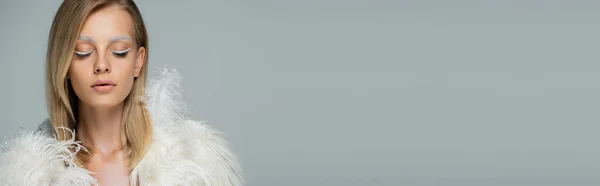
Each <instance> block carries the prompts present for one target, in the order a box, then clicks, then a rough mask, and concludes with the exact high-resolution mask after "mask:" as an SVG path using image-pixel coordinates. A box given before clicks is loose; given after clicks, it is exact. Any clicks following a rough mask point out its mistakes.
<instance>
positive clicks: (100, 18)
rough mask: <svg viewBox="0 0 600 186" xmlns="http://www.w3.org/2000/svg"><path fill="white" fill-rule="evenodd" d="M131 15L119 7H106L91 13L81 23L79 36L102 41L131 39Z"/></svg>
mask: <svg viewBox="0 0 600 186" xmlns="http://www.w3.org/2000/svg"><path fill="white" fill-rule="evenodd" d="M132 32H133V20H132V19H131V15H130V14H129V13H128V12H127V11H125V10H124V9H123V8H121V7H119V6H108V7H104V8H101V9H99V10H97V11H95V12H93V13H91V14H90V15H89V16H88V17H87V19H86V20H85V21H84V22H83V27H82V28H81V31H80V33H79V35H80V36H87V37H91V38H94V39H96V40H99V41H102V40H106V39H108V38H112V37H114V36H129V37H131V38H133V35H132Z"/></svg>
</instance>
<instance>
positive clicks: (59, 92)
mask: <svg viewBox="0 0 600 186" xmlns="http://www.w3.org/2000/svg"><path fill="white" fill-rule="evenodd" d="M112 5H117V6H120V7H122V8H123V9H124V10H126V11H127V12H129V14H130V15H131V18H132V20H133V24H134V25H133V26H134V30H133V33H134V40H135V43H136V45H137V47H144V48H146V55H145V59H144V61H145V63H144V64H145V65H143V66H142V68H141V70H140V74H139V76H138V77H137V78H135V80H134V82H133V88H132V90H131V92H130V93H129V95H128V96H127V98H125V104H124V109H123V118H122V121H121V123H122V130H121V131H122V134H121V141H122V145H123V150H124V151H125V152H126V153H127V159H128V162H129V164H128V167H129V168H130V169H133V168H134V167H135V166H136V165H137V164H138V163H139V161H140V160H141V159H142V158H143V157H144V155H145V153H146V150H147V149H148V147H149V145H150V143H151V141H152V121H151V118H150V114H149V112H148V110H147V109H146V107H145V103H144V101H143V99H140V98H142V97H143V96H144V88H145V84H146V71H147V68H146V66H147V64H148V63H147V62H148V52H147V51H148V34H147V32H146V27H145V25H144V21H143V20H142V16H141V13H140V11H139V9H138V8H137V6H136V5H135V3H134V2H133V1H132V0H65V1H64V2H63V3H62V4H61V5H60V8H59V9H58V12H57V13H56V16H55V17H54V21H53V22H52V26H51V29H50V35H49V37H48V51H47V54H46V96H47V104H48V105H47V106H48V114H49V116H50V121H51V123H52V126H53V127H54V130H55V134H56V138H57V139H58V140H69V139H71V138H74V136H73V135H72V134H71V133H69V132H59V131H60V130H61V128H69V129H72V130H75V129H76V128H77V126H76V121H77V120H76V117H77V109H78V103H77V97H76V95H75V92H74V91H73V88H72V87H71V85H70V82H69V80H68V79H67V78H66V76H67V72H68V70H69V66H70V65H71V59H72V57H73V52H74V51H75V43H76V41H77V38H78V36H79V32H80V31H81V28H82V26H83V23H84V21H85V19H86V18H87V16H88V15H90V14H91V13H93V12H94V11H96V10H99V9H101V8H104V7H107V6H112ZM75 160H76V161H75V162H76V163H77V164H78V165H79V166H85V164H86V162H87V155H86V153H78V154H77V157H76V158H75Z"/></svg>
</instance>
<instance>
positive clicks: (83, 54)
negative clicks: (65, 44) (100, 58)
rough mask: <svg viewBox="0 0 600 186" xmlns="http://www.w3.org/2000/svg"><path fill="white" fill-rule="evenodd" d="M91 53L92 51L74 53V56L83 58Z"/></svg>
mask: <svg viewBox="0 0 600 186" xmlns="http://www.w3.org/2000/svg"><path fill="white" fill-rule="evenodd" d="M92 52H94V50H90V51H87V52H79V51H75V54H77V55H81V56H85V55H88V54H91V53H92Z"/></svg>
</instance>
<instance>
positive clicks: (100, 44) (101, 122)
mask: <svg viewBox="0 0 600 186" xmlns="http://www.w3.org/2000/svg"><path fill="white" fill-rule="evenodd" d="M133 29H134V26H133V21H132V18H131V16H130V14H129V13H128V12H127V11H125V10H124V9H122V8H121V7H119V6H109V7H105V8H102V9H100V10H98V11H96V12H94V13H92V14H90V15H89V16H88V17H87V19H86V20H85V22H84V24H83V27H82V30H81V32H80V33H79V38H78V40H77V44H76V47H75V51H74V54H73V60H72V61H71V65H70V66H69V71H68V78H69V79H70V81H71V84H72V87H73V90H74V91H75V94H76V95H77V98H78V103H79V109H78V112H79V113H78V117H77V125H78V128H77V131H76V132H77V134H76V135H77V137H78V140H79V141H81V143H82V144H83V145H84V146H86V147H87V148H88V149H89V150H90V152H91V155H90V159H89V162H87V164H86V165H85V167H86V168H87V169H88V170H89V171H91V172H94V173H96V174H92V176H93V177H94V178H95V179H96V180H97V181H98V183H99V184H100V185H129V175H130V172H131V170H129V169H128V168H127V164H128V160H127V157H126V153H125V152H124V151H123V149H122V147H123V146H122V142H121V136H120V135H121V125H122V123H121V118H122V116H123V106H124V101H125V98H126V97H127V95H128V94H129V93H130V92H131V89H132V87H133V82H134V78H135V77H137V76H138V75H139V73H140V69H141V68H142V66H143V65H144V62H145V55H146V49H145V48H144V47H138V46H137V45H136V44H135V41H134V38H135V35H134V32H133ZM98 80H109V81H111V82H112V83H113V85H101V86H106V87H107V88H109V90H108V91H99V89H97V88H96V87H95V86H96V85H95V84H96V82H97V81H98ZM99 86H100V85H99Z"/></svg>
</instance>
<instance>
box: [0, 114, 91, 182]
mask: <svg viewBox="0 0 600 186" xmlns="http://www.w3.org/2000/svg"><path fill="white" fill-rule="evenodd" d="M48 124H49V121H48V120H46V121H45V122H44V123H42V125H48ZM62 130H63V132H71V133H73V134H74V133H75V131H71V130H70V129H67V128H63V129H62ZM51 134H52V133H51V132H50V131H48V130H39V131H36V132H24V131H22V132H21V133H20V134H18V135H17V136H15V137H13V138H12V139H9V140H5V142H4V143H3V144H2V145H1V147H0V185H52V186H59V185H78V186H79V185H84V186H89V185H97V182H96V180H95V179H94V178H93V177H92V176H91V175H90V172H89V171H87V170H86V169H84V168H80V167H77V165H76V164H75V162H74V158H75V154H76V153H77V152H79V151H80V150H85V148H84V147H83V146H81V145H80V144H79V142H76V141H75V138H74V137H73V138H71V139H70V140H68V141H58V140H56V138H55V137H54V136H51ZM73 136H74V135H73ZM72 148H74V151H71V149H72Z"/></svg>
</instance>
